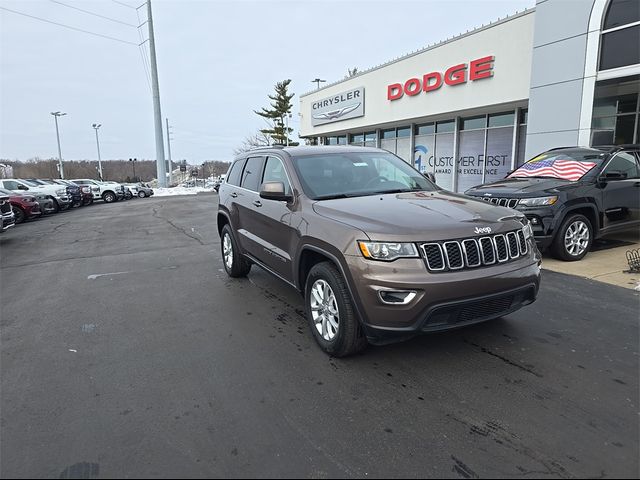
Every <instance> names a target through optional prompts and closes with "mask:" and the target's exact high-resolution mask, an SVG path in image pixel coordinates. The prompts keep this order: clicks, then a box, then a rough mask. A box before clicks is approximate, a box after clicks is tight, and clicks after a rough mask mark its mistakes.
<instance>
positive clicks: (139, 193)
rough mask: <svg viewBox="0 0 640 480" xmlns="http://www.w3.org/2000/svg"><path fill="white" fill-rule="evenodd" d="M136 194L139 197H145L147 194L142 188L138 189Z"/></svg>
mask: <svg viewBox="0 0 640 480" xmlns="http://www.w3.org/2000/svg"><path fill="white" fill-rule="evenodd" d="M138 196H139V197H140V198H144V197H146V196H147V194H146V193H144V192H143V191H142V190H140V191H139V192H138Z"/></svg>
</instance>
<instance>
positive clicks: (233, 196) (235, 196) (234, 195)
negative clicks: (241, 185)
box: [229, 192, 238, 198]
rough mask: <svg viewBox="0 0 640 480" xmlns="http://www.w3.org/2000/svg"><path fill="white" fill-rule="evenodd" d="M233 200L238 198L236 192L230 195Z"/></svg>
mask: <svg viewBox="0 0 640 480" xmlns="http://www.w3.org/2000/svg"><path fill="white" fill-rule="evenodd" d="M229 196H230V197H231V198H238V194H237V193H236V192H231V194H230V195H229Z"/></svg>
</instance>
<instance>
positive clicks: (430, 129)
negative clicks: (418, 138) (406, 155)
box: [415, 123, 436, 135]
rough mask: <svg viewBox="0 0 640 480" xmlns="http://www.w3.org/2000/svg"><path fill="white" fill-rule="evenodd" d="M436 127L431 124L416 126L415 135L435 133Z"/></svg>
mask: <svg viewBox="0 0 640 480" xmlns="http://www.w3.org/2000/svg"><path fill="white" fill-rule="evenodd" d="M435 131H436V126H435V124H433V123H427V124H425V125H416V129H415V134H416V135H427V134H429V133H435Z"/></svg>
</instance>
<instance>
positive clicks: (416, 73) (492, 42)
mask: <svg viewBox="0 0 640 480" xmlns="http://www.w3.org/2000/svg"><path fill="white" fill-rule="evenodd" d="M533 33H534V11H528V12H524V13H523V14H519V15H516V16H514V17H511V18H509V19H505V20H502V21H499V22H496V23H495V24H493V25H491V26H488V27H484V28H480V29H478V30H476V31H474V32H471V33H469V34H465V35H462V36H461V37H459V38H456V39H454V40H450V41H447V42H444V43H443V44H441V45H438V46H435V47H431V48H428V49H427V50H424V51H422V52H420V53H416V54H413V55H410V56H408V57H406V58H404V59H401V60H398V61H395V62H392V63H389V64H387V65H385V66H382V67H379V68H376V69H373V70H371V71H368V72H365V73H363V74H360V75H358V76H356V77H354V78H351V79H348V80H345V81H342V82H340V83H337V84H335V85H330V86H328V87H325V88H322V89H320V90H318V91H315V92H311V93H309V94H306V95H303V96H301V99H300V111H301V125H300V134H301V136H303V137H317V136H324V135H328V134H332V133H337V132H344V131H350V132H353V131H357V130H364V129H370V128H372V127H374V128H375V127H380V126H384V125H385V124H393V123H397V122H403V121H406V123H408V121H410V120H411V119H417V118H422V117H428V116H437V115H443V114H448V113H455V112H463V111H467V110H474V109H476V110H477V109H482V108H485V107H487V106H492V105H500V104H514V103H516V102H522V101H526V100H527V99H528V97H529V88H530V83H529V82H530V77H531V62H532V45H533ZM486 56H494V57H495V61H494V67H493V77H492V78H486V79H481V80H477V81H473V82H471V81H467V83H464V84H460V85H454V86H448V85H443V86H442V87H441V88H440V89H438V90H435V91H432V92H428V93H424V92H422V93H420V94H418V95H416V96H413V97H411V96H408V95H405V96H404V97H403V98H401V99H398V100H394V101H390V100H388V99H387V86H388V85H389V84H391V83H396V82H397V83H402V84H404V82H405V81H406V80H408V79H410V78H413V77H416V78H420V79H421V78H422V75H424V74H425V73H429V72H432V71H438V72H441V73H443V74H444V71H445V70H446V69H447V68H449V67H451V66H453V65H456V64H460V63H469V62H470V61H471V60H476V59H479V58H482V57H486ZM358 87H364V89H365V112H364V116H363V117H360V118H355V119H349V120H343V121H337V122H334V123H329V124H326V125H321V126H318V127H315V128H314V127H312V125H311V105H312V104H313V102H315V101H318V100H321V99H324V98H327V97H330V96H333V95H337V94H340V93H342V92H345V91H347V90H350V89H354V88H358Z"/></svg>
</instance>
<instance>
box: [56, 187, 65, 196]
mask: <svg viewBox="0 0 640 480" xmlns="http://www.w3.org/2000/svg"><path fill="white" fill-rule="evenodd" d="M65 193H67V190H66V189H64V188H61V189H60V190H56V195H58V196H61V195H64V194H65Z"/></svg>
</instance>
